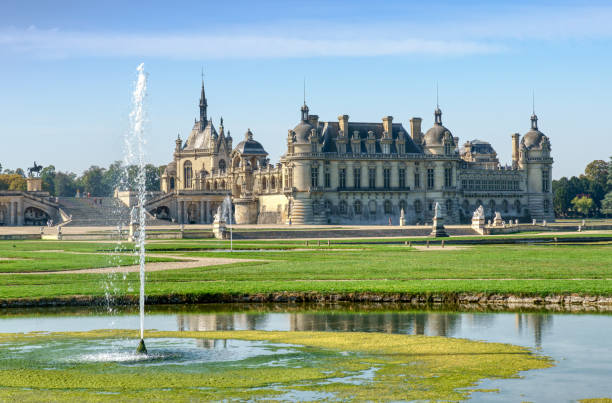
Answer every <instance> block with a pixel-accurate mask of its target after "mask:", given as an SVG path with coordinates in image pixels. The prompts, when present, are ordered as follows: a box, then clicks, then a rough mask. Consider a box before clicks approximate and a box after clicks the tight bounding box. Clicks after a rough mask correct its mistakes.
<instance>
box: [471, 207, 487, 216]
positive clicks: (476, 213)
mask: <svg viewBox="0 0 612 403" xmlns="http://www.w3.org/2000/svg"><path fill="white" fill-rule="evenodd" d="M484 217H485V213H484V207H482V205H480V206H479V207H478V208H477V209H476V210H475V211H474V215H473V218H484Z"/></svg>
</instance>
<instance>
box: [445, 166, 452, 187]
mask: <svg viewBox="0 0 612 403" xmlns="http://www.w3.org/2000/svg"><path fill="white" fill-rule="evenodd" d="M444 186H445V187H447V188H448V187H451V186H453V168H452V167H447V168H444Z"/></svg>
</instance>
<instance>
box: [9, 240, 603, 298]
mask: <svg viewBox="0 0 612 403" xmlns="http://www.w3.org/2000/svg"><path fill="white" fill-rule="evenodd" d="M13 245H14V247H13ZM227 245H228V243H227V242H219V241H216V240H206V241H193V240H188V241H183V240H176V241H163V242H154V243H153V242H152V243H150V244H149V246H148V249H149V250H150V251H164V253H165V254H169V253H171V252H169V251H174V252H173V253H172V255H173V256H176V257H177V258H181V257H189V256H198V257H232V258H245V259H260V260H261V261H256V262H243V263H236V264H231V265H220V266H208V267H202V268H193V269H183V270H169V271H158V272H150V273H148V274H147V295H149V296H164V295H181V296H185V295H193V296H201V295H212V294H258V293H273V292H284V291H287V292H318V293H323V294H328V293H353V292H376V293H412V294H434V293H462V292H469V293H481V292H482V293H489V294H495V293H506V294H509V293H511V294H519V295H548V294H570V293H580V294H588V295H607V296H612V244H609V243H607V244H580V245H486V246H470V247H464V248H462V249H457V250H445V251H417V250H415V249H413V248H409V247H406V246H403V245H383V244H372V245H344V248H345V249H343V250H328V249H327V246H321V247H320V248H317V247H316V246H315V247H309V249H310V250H302V251H300V250H299V249H303V248H304V244H303V242H300V241H292V242H291V241H287V242H283V243H279V242H264V241H258V242H253V241H242V242H235V246H236V247H237V248H243V249H254V250H252V251H246V252H238V253H229V252H212V251H206V250H207V249H224V248H226V247H227ZM115 246H116V244H114V243H85V242H32V241H20V242H0V257H15V256H22V257H27V256H33V257H34V258H35V257H36V256H41V257H42V256H44V257H45V258H46V257H48V260H47V259H44V260H43V261H41V260H39V261H37V263H36V264H37V267H38V268H39V270H45V269H46V270H57V268H58V267H64V268H70V267H84V265H86V266H87V267H101V266H109V264H108V256H105V255H96V254H95V253H102V252H103V251H108V250H114V248H115ZM332 247H333V248H332V249H336V246H335V245H333V244H332ZM278 248H284V249H278ZM292 248H293V249H298V250H292ZM59 249H62V250H64V251H67V252H68V251H71V252H75V251H76V252H82V253H88V254H73V253H62V252H52V251H54V250H59ZM262 249H270V251H264V250H262ZM34 250H47V251H49V252H45V253H40V252H33V251H34ZM190 250H191V251H190ZM193 250H195V251H193ZM133 258H134V257H133V256H128V255H126V256H122V257H121V259H126V261H125V264H132V263H133V261H130V260H129V259H133ZM149 258H150V259H156V258H155V255H154V253H151V254H150V255H149ZM77 263H78V264H77ZM17 264H22V265H26V264H30V261H28V260H22V261H11V260H4V261H2V262H1V263H0V271H5V272H6V271H11V270H6V269H4V268H7V267H9V266H8V265H17ZM32 264H33V263H32ZM111 265H112V264H111ZM24 270H26V269H24ZM30 271H31V270H30ZM106 276H107V275H104V274H85V273H83V274H55V275H52V276H49V275H43V274H41V275H37V274H34V275H28V276H23V275H10V274H9V275H3V276H2V282H1V283H0V300H1V299H8V298H32V299H35V298H41V297H58V296H73V295H89V296H101V295H104V292H105V290H104V288H103V287H102V286H101V285H100V284H101V283H102V282H103V281H104V280H105V278H106ZM115 286H116V287H117V294H118V295H124V294H129V295H135V294H136V293H137V290H138V276H137V273H129V274H127V275H126V280H125V281H121V282H118V283H116V284H115Z"/></svg>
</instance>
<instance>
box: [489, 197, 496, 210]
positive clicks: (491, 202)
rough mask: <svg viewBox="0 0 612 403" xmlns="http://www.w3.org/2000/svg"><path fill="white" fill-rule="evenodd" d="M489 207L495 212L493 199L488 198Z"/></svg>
mask: <svg viewBox="0 0 612 403" xmlns="http://www.w3.org/2000/svg"><path fill="white" fill-rule="evenodd" d="M489 209H490V210H491V212H492V213H494V212H495V200H489Z"/></svg>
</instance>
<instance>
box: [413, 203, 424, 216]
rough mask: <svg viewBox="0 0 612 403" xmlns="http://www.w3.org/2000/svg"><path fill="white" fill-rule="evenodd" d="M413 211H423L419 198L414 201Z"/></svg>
mask: <svg viewBox="0 0 612 403" xmlns="http://www.w3.org/2000/svg"><path fill="white" fill-rule="evenodd" d="M414 211H415V213H420V212H421V211H423V206H422V204H421V201H420V200H415V201H414Z"/></svg>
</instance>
